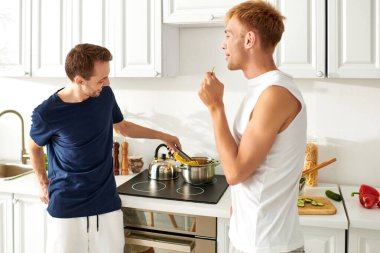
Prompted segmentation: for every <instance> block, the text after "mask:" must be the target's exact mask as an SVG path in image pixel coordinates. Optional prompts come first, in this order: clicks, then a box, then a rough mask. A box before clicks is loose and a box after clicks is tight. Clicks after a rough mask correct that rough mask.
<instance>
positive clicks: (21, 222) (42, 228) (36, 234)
mask: <svg viewBox="0 0 380 253" xmlns="http://www.w3.org/2000/svg"><path fill="white" fill-rule="evenodd" d="M13 217H14V222H13V223H14V251H13V252H14V253H29V252H35V253H44V252H45V244H46V235H47V233H46V218H47V211H46V205H45V204H43V203H42V202H41V200H40V199H39V198H38V197H36V196H30V195H20V194H15V195H14V199H13ZM10 252H11V251H10Z"/></svg>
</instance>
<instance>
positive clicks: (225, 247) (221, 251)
mask: <svg viewBox="0 0 380 253" xmlns="http://www.w3.org/2000/svg"><path fill="white" fill-rule="evenodd" d="M229 230H230V219H225V218H218V221H217V231H218V232H217V238H216V241H217V247H218V248H217V252H218V253H228V252H229V247H230V238H229V237H228V231H229Z"/></svg>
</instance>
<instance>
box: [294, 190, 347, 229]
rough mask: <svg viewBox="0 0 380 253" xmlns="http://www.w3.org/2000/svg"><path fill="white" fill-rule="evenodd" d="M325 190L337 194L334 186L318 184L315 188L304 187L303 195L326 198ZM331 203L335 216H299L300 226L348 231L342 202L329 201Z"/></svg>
mask: <svg viewBox="0 0 380 253" xmlns="http://www.w3.org/2000/svg"><path fill="white" fill-rule="evenodd" d="M326 190H331V191H333V192H336V193H338V192H339V188H338V185H336V184H324V183H320V184H319V185H318V186H317V187H308V186H306V187H305V189H304V192H303V195H305V196H306V195H310V196H323V197H326V194H325V192H326ZM329 200H330V201H331V203H332V204H333V205H334V206H335V207H336V214H333V215H300V223H301V225H302V226H311V227H325V228H336V229H348V220H347V216H346V212H345V210H344V205H343V201H340V202H338V201H334V200H331V199H329Z"/></svg>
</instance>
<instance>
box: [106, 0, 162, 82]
mask: <svg viewBox="0 0 380 253" xmlns="http://www.w3.org/2000/svg"><path fill="white" fill-rule="evenodd" d="M115 2H117V3H118V4H117V5H115V6H114V8H115V12H113V13H115V15H117V19H116V25H115V26H116V31H115V39H116V51H115V55H116V57H115V59H114V61H115V71H116V73H115V74H116V76H126V77H131V76H132V77H144V76H148V77H149V76H151V77H152V76H159V75H160V74H161V64H160V62H161V1H155V0H130V1H122V0H119V1H115Z"/></svg>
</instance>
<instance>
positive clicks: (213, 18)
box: [208, 14, 222, 21]
mask: <svg viewBox="0 0 380 253" xmlns="http://www.w3.org/2000/svg"><path fill="white" fill-rule="evenodd" d="M220 19H222V16H214V15H212V14H211V15H210V18H209V19H208V20H209V21H214V20H220Z"/></svg>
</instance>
